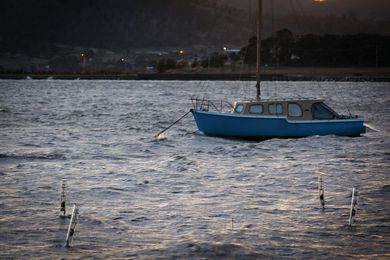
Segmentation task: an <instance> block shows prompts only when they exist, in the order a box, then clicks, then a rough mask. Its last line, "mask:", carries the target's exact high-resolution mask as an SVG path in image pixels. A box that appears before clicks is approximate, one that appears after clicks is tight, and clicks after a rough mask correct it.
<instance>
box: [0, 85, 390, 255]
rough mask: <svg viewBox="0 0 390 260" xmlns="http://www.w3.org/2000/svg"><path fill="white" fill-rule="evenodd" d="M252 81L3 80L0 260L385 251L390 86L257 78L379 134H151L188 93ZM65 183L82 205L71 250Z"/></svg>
mask: <svg viewBox="0 0 390 260" xmlns="http://www.w3.org/2000/svg"><path fill="white" fill-rule="evenodd" d="M251 84H252V83H248V82H195V81H194V82H180V81H172V82H168V81H150V82H149V81H53V80H46V81H45V80H43V81H33V80H21V81H7V80H6V81H0V129H1V132H0V143H1V146H0V190H1V192H0V257H1V258H30V257H34V258H35V257H36V258H38V257H40V258H62V257H65V258H86V257H90V258H145V259H154V258H176V257H178V258H213V259H215V258H216V259H218V258H246V259H251V258H253V259H258V258H261V257H267V258H335V257H338V258H355V257H356V258H358V257H368V258H378V259H382V258H386V257H390V241H389V239H388V234H389V233H390V217H389V216H390V209H389V199H390V180H389V175H388V174H389V159H390V151H389V147H390V139H389V136H390V134H389V133H390V111H389V110H390V86H389V84H388V83H365V82H360V83H352V82H342V83H332V82H322V83H317V82H264V83H263V96H264V97H266V98H273V97H275V96H276V95H278V96H282V97H297V96H309V97H312V96H315V97H323V98H326V99H327V100H328V103H329V104H330V105H331V106H332V107H333V108H335V109H336V111H339V112H342V113H345V114H348V113H349V112H351V113H354V114H359V115H362V116H364V117H365V120H366V122H367V123H368V124H369V125H371V126H372V127H373V128H375V129H377V130H378V131H369V132H368V133H366V134H364V135H363V136H361V137H357V138H349V137H337V136H324V137H320V136H313V137H308V138H301V139H270V140H267V141H263V142H249V141H240V140H228V139H221V138H213V137H207V136H202V135H199V134H198V133H197V132H196V126H195V123H194V121H193V119H192V118H191V117H190V116H188V117H186V118H185V119H183V120H182V121H181V122H180V123H179V124H177V125H175V126H174V127H172V128H171V129H170V130H169V131H168V132H166V134H164V136H163V138H160V139H156V138H155V137H154V135H155V134H156V133H157V132H159V131H160V130H162V129H163V128H164V127H166V126H168V125H169V124H170V123H172V122H173V121H175V120H176V119H177V118H179V117H180V116H181V115H183V114H184V113H186V112H187V111H188V110H189V109H190V108H191V101H190V97H191V96H192V95H197V96H199V97H203V96H205V97H210V98H213V99H226V98H227V97H228V98H229V101H232V100H234V99H235V98H242V97H248V98H251V97H252V95H253V94H254V92H255V91H254V87H253V85H251ZM297 93H299V94H300V95H297ZM319 172H322V173H323V176H324V177H323V178H324V187H325V199H326V209H325V211H323V210H322V209H321V205H320V201H319V199H318V176H319ZM62 179H66V181H67V185H68V188H67V192H68V197H67V203H68V210H70V207H71V205H73V204H77V205H78V207H79V210H80V219H79V222H78V224H77V227H76V234H75V237H74V241H73V246H72V247H71V248H64V247H63V245H64V241H65V236H66V231H67V226H68V223H69V219H61V218H59V217H58V215H59V206H60V205H59V203H60V202H59V199H60V186H61V180H62ZM352 187H356V189H357V190H358V191H359V204H358V211H357V216H356V221H357V222H356V223H355V224H354V225H353V226H352V227H348V225H347V224H348V215H349V206H350V200H351V197H350V195H351V190H352Z"/></svg>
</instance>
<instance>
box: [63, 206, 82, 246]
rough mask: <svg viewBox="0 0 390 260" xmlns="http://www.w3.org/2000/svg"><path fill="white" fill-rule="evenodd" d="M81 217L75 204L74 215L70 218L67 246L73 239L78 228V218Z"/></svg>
mask: <svg viewBox="0 0 390 260" xmlns="http://www.w3.org/2000/svg"><path fill="white" fill-rule="evenodd" d="M78 218H79V210H78V208H77V206H76V205H74V206H73V211H72V217H71V219H70V223H69V228H68V233H67V234H66V240H65V246H66V247H70V245H71V244H72V241H73V235H74V231H75V229H76V225H77V220H78Z"/></svg>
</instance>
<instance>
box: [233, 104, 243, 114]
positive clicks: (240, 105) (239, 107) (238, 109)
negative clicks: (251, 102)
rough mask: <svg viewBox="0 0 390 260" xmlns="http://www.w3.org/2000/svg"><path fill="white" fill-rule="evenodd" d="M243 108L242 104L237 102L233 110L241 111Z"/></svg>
mask: <svg viewBox="0 0 390 260" xmlns="http://www.w3.org/2000/svg"><path fill="white" fill-rule="evenodd" d="M243 110H244V105H243V104H237V105H236V108H235V109H234V111H235V112H236V113H242V111H243Z"/></svg>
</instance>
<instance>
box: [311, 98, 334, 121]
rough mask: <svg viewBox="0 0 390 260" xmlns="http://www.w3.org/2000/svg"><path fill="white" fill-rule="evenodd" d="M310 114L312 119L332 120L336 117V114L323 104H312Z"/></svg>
mask: <svg viewBox="0 0 390 260" xmlns="http://www.w3.org/2000/svg"><path fill="white" fill-rule="evenodd" d="M311 112H312V115H313V119H322V120H327V119H334V118H336V117H337V113H336V112H335V111H333V110H332V109H331V108H330V107H328V106H327V105H326V104H324V103H323V102H318V103H314V104H313V105H312V106H311Z"/></svg>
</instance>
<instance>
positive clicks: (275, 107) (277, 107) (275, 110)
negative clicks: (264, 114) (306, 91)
mask: <svg viewBox="0 0 390 260" xmlns="http://www.w3.org/2000/svg"><path fill="white" fill-rule="evenodd" d="M268 111H269V113H270V114H282V113H283V105H282V104H279V103H274V104H269V105H268Z"/></svg>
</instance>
